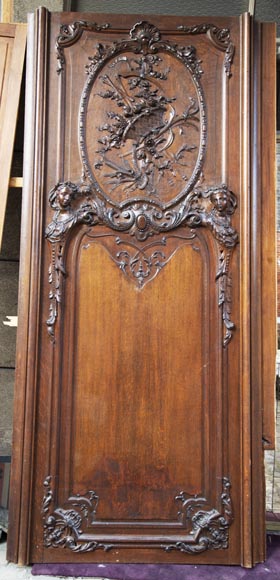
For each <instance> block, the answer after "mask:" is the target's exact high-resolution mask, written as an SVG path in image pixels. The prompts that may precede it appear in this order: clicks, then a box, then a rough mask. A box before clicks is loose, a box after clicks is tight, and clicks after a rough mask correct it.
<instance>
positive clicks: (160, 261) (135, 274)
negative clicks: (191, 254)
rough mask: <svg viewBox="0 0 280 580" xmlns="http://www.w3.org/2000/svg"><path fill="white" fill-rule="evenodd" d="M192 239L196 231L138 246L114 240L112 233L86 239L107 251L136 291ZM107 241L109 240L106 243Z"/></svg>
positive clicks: (121, 240) (92, 235) (118, 238)
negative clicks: (135, 287)
mask: <svg viewBox="0 0 280 580" xmlns="http://www.w3.org/2000/svg"><path fill="white" fill-rule="evenodd" d="M195 237H196V234H195V232H194V231H193V230H189V232H186V233H185V234H184V235H183V234H181V235H179V234H177V235H176V233H174V234H171V235H169V236H168V237H165V236H163V237H161V238H160V239H157V240H154V241H153V242H148V243H146V244H143V245H142V244H141V245H139V244H137V243H134V242H132V241H131V240H130V239H129V238H128V237H127V236H125V237H124V238H121V237H119V236H117V237H115V236H114V234H97V233H94V234H91V233H90V232H88V233H87V239H92V240H95V241H99V242H100V243H101V244H102V245H103V246H104V247H105V249H106V250H107V251H108V253H109V254H110V256H111V258H112V260H113V262H114V263H115V264H116V265H117V266H118V268H119V269H120V270H121V271H122V272H123V273H124V274H125V276H126V277H128V278H129V279H130V280H132V282H134V283H135V284H136V286H137V288H139V289H142V288H143V287H144V286H145V284H147V283H148V282H151V281H152V280H153V279H154V278H155V277H156V276H157V274H158V273H159V272H160V271H161V270H162V268H163V267H164V266H166V264H167V263H168V262H169V260H171V258H172V256H173V255H174V254H175V253H176V251H177V249H178V248H179V247H181V245H183V244H189V243H192V240H193V239H194V238H195ZM174 239H176V241H177V245H176V247H175V248H174V246H173V245H172V244H170V240H171V241H173V240H174ZM108 240H110V242H109V244H108ZM88 245H89V244H84V246H83V248H85V249H87V248H88Z"/></svg>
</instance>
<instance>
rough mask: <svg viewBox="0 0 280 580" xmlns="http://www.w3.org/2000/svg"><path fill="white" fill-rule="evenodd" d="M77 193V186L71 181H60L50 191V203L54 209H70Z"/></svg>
mask: <svg viewBox="0 0 280 580" xmlns="http://www.w3.org/2000/svg"><path fill="white" fill-rule="evenodd" d="M76 193H77V186H76V185H75V184H74V183H71V181H64V182H63V183H58V184H57V185H56V186H55V187H54V188H53V189H52V190H51V192H50V197H49V200H50V204H51V207H52V208H53V209H59V210H62V211H63V210H64V211H65V210H68V209H69V207H70V206H71V202H72V200H73V198H74V197H75V194H76Z"/></svg>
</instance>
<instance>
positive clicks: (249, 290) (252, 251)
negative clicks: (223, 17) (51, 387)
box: [8, 8, 276, 567]
mask: <svg viewBox="0 0 280 580" xmlns="http://www.w3.org/2000/svg"><path fill="white" fill-rule="evenodd" d="M241 18H242V29H243V34H242V38H243V41H242V53H243V73H242V106H243V111H244V115H243V130H242V135H243V137H242V142H241V151H242V155H241V158H242V160H243V163H242V169H241V188H240V189H241V213H242V215H243V220H242V222H243V226H242V231H241V232H240V234H241V235H240V239H241V243H240V257H241V281H240V285H241V288H242V295H241V303H240V321H239V324H240V328H241V365H242V368H241V377H242V385H241V392H242V406H241V409H240V411H241V414H242V425H243V429H242V456H241V458H240V461H241V465H242V482H243V483H242V488H241V490H240V491H241V496H242V513H241V527H240V530H241V536H242V540H241V541H242V562H241V563H242V564H243V565H244V566H247V567H250V566H252V565H254V564H255V563H256V562H258V561H261V560H263V559H264V557H265V534H264V515H265V512H264V506H263V505H262V502H261V501H260V494H261V495H262V497H263V498H264V492H263V465H262V461H263V449H262V436H264V437H265V438H267V440H268V441H269V444H270V445H272V444H273V438H272V437H271V433H272V432H273V429H272V430H271V429H270V430H269V431H266V434H265V432H264V431H263V425H266V426H267V425H269V424H270V423H271V417H272V411H271V409H272V408H273V396H272V393H273V386H272V384H273V385H274V373H273V371H272V368H274V367H273V365H274V362H273V356H274V352H275V344H276V341H275V333H274V330H273V328H274V327H275V325H274V327H273V325H272V330H271V331H270V332H269V335H268V337H267V336H266V341H267V342H266V343H265V346H264V336H265V328H264V327H263V326H262V325H261V320H264V317H265V316H268V312H269V317H270V320H271V321H272V320H273V315H274V313H275V308H274V307H272V308H271V304H274V302H275V264H274V261H273V259H274V255H275V243H273V236H274V229H273V227H271V221H272V219H274V218H273V216H271V212H272V213H273V211H274V210H273V206H274V202H273V195H272V193H271V189H273V177H271V176H273V165H274V159H273V154H272V153H271V151H272V152H273V150H274V149H273V147H274V146H273V139H274V135H273V129H272V130H271V115H273V114H275V111H274V104H275V102H274V100H273V98H272V99H270V101H269V102H268V103H266V104H265V103H264V101H262V103H260V102H258V109H257V110H258V111H259V112H261V113H262V122H261V129H260V127H259V126H257V118H258V115H257V114H256V115H255V116H254V117H252V118H251V110H252V108H253V107H252V108H251V104H252V98H253V95H254V94H255V95H256V94H257V93H256V88H257V87H258V86H259V84H261V86H262V87H263V94H264V87H265V89H266V90H267V87H268V86H269V88H270V89H272V87H273V86H274V79H275V73H274V76H273V61H272V62H269V59H268V58H266V66H265V68H264V70H261V69H260V64H258V62H259V63H260V57H261V55H263V56H265V55H266V54H267V52H268V51H269V54H271V51H272V45H271V44H270V43H272V42H273V35H272V34H271V33H272V28H271V25H269V26H268V27H266V26H264V25H263V26H261V27H259V29H261V30H262V32H263V35H262V41H261V44H260V43H259V41H258V44H257V46H258V47H260V46H261V49H260V48H258V50H257V51H256V49H255V44H256V40H257V38H256V36H254V37H253V36H252V35H251V27H252V18H251V17H250V16H249V15H248V14H245V15H243V16H242V17H241ZM29 24H30V36H29V43H28V45H29V50H28V78H27V109H26V123H27V126H28V127H32V126H33V127H34V131H33V132H32V133H30V132H29V133H28V134H27V135H26V139H25V159H26V163H25V181H24V192H25V195H24V206H23V226H22V256H24V260H22V263H21V286H20V295H21V309H20V326H19V332H18V357H17V377H16V393H15V423H14V455H13V467H12V476H11V494H10V533H9V545H8V559H9V560H12V561H17V562H19V563H21V564H25V563H28V562H29V560H30V546H29V543H30V535H31V512H32V495H33V489H32V486H33V473H34V469H35V465H34V439H33V438H34V429H33V426H34V423H35V418H36V396H37V392H36V382H37V380H36V379H37V357H38V350H37V348H38V346H37V334H38V317H39V309H40V304H39V299H38V296H39V291H38V288H39V285H40V279H39V272H40V260H41V244H42V237H43V236H42V224H41V216H42V207H41V206H42V203H43V201H42V200H43V195H42V194H43V191H42V187H43V181H44V179H43V177H44V163H45V156H44V124H45V103H46V94H47V86H46V72H47V71H46V55H47V42H48V40H47V39H48V12H47V11H46V10H45V9H43V8H42V9H40V10H39V11H38V12H37V14H36V16H35V18H33V17H32V18H30V22H29ZM270 35H271V38H270ZM269 44H270V46H269ZM253 54H256V55H257V57H258V58H255V60H254V63H255V66H254V69H253V72H254V74H253V79H254V82H253V80H252V79H251V75H250V70H251V58H252V55H253ZM258 59H259V60H258ZM267 75H268V76H269V80H267V78H266V77H267ZM265 83H267V85H266V86H265ZM33 87H36V95H35V94H34V93H33ZM32 119H35V122H34V121H33V122H32ZM251 125H252V127H254V128H255V132H253V133H252V135H253V138H252V140H251V139H250V134H251V133H250V130H251ZM256 135H257V137H256ZM264 136H266V138H267V144H265V145H263V147H264V149H263V151H262V154H266V169H265V171H261V170H259V169H258V167H259V165H258V154H259V147H260V143H261V138H262V139H263V138H264ZM27 160H28V162H27ZM251 160H252V165H251ZM251 166H252V168H253V170H252V172H251V170H250V167H251ZM260 181H261V184H262V186H261V187H260V185H259V184H260ZM251 184H252V190H251ZM268 188H270V195H269V196H268V198H267V199H268V201H267V199H266V198H265V193H266V191H267V189H268ZM33 192H36V196H35V197H34V199H32V193H33ZM273 215H274V214H273ZM260 227H261V231H262V242H260V240H259V237H258V231H259V230H260ZM260 248H261V251H260ZM262 274H263V279H264V280H266V285H264V284H262V283H261V280H262ZM271 280H272V284H270V281H271ZM271 287H272V288H274V290H272V291H271ZM268 288H269V289H270V292H271V294H270V296H271V299H270V300H269V301H267V299H266V294H267V292H268V291H269V290H268ZM260 304H261V306H259V305H260ZM256 307H257V308H258V309H261V310H258V316H256V315H255V313H256ZM275 320H276V319H275ZM252 336H254V341H253V340H252ZM268 352H269V353H270V354H269V356H267V353H268ZM260 357H261V358H260ZM260 360H261V366H260V367H259V366H258V365H259V364H260V362H259V361H260ZM259 371H261V372H260V373H259ZM272 375H273V381H272ZM264 376H267V379H266V380H267V386H266V389H267V391H269V394H268V402H269V405H268V406H267V407H266V409H267V410H266V412H265V413H264V414H263V388H264V387H263V385H264V382H263V380H261V379H263V377H264ZM263 434H264V435H263ZM253 440H254V445H252V441H253ZM42 452H44V451H43V450H42ZM260 481H261V483H260Z"/></svg>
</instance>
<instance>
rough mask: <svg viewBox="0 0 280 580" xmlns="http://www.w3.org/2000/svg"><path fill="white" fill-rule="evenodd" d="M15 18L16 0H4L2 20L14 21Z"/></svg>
mask: <svg viewBox="0 0 280 580" xmlns="http://www.w3.org/2000/svg"><path fill="white" fill-rule="evenodd" d="M13 20H14V1H13V0H2V14H1V22H13Z"/></svg>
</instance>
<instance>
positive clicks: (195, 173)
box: [45, 21, 238, 347]
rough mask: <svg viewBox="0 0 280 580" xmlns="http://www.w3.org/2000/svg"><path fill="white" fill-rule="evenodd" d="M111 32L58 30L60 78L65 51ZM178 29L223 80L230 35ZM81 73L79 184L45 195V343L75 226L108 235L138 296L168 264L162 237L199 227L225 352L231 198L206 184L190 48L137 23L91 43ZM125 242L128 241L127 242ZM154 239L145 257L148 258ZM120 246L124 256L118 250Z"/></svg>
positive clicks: (198, 87)
mask: <svg viewBox="0 0 280 580" xmlns="http://www.w3.org/2000/svg"><path fill="white" fill-rule="evenodd" d="M108 29H109V25H108V24H104V25H97V24H96V23H90V22H86V21H78V22H74V23H73V24H71V25H67V26H62V27H61V30H60V34H59V35H58V37H57V41H56V51H57V60H58V72H59V73H60V78H62V77H63V74H64V67H65V58H64V49H65V48H66V47H69V46H71V44H73V43H75V42H76V41H77V40H78V39H79V38H80V37H81V35H82V34H83V31H95V32H97V33H98V32H102V34H103V35H104V34H105V33H106V31H107V30H108ZM178 29H179V34H180V35H183V36H189V35H197V34H206V35H207V37H208V38H209V40H210V41H211V42H212V43H213V44H214V46H215V47H216V48H217V49H218V50H221V51H222V52H225V58H224V74H225V75H226V77H229V76H230V74H231V64H232V60H233V55H234V45H233V43H232V41H231V39H230V33H229V30H228V29H219V28H218V27H216V26H214V25H212V24H203V25H199V26H193V27H182V26H181V27H178ZM174 59H175V60H176V62H177V63H178V67H179V71H180V74H181V73H182V75H184V82H183V83H182V86H183V89H180V88H179V89H178V91H179V92H180V90H182V91H183V92H182V94H179V95H177V94H176V91H175V92H174V93H173V92H172V90H174V89H173V88H172V87H173V86H174V82H173V79H174V77H172V75H173V74H174V73H173V70H172V62H173V60H174ZM173 68H174V67H173ZM85 74H86V80H85V85H84V88H83V90H82V95H81V101H80V111H79V146H80V155H81V163H82V167H81V178H80V180H79V181H77V182H75V183H74V182H72V181H71V180H68V181H63V180H61V181H60V182H58V183H57V184H56V185H55V186H54V187H53V188H52V189H51V191H50V194H49V203H50V206H51V208H52V210H53V212H54V214H53V218H52V220H51V222H50V223H49V225H48V226H47V229H46V233H45V235H46V238H47V239H48V240H49V242H50V243H51V247H52V260H51V265H50V269H49V282H50V293H49V297H50V315H49V318H48V321H47V326H48V331H49V334H50V336H51V338H52V339H53V340H54V334H55V324H56V320H57V316H58V311H59V304H60V302H61V300H62V293H63V292H62V288H63V279H64V277H65V276H66V271H65V266H64V249H65V241H66V239H67V236H68V234H69V232H70V231H71V230H72V229H73V228H74V227H75V226H78V225H79V224H87V225H88V226H89V227H90V228H92V227H93V226H96V225H102V226H105V227H106V228H108V231H109V232H115V233H116V238H113V236H112V248H111V251H110V255H111V257H112V259H113V260H114V262H115V263H116V265H117V266H118V267H119V268H120V270H121V271H122V272H123V273H124V275H126V276H127V277H128V278H129V279H130V280H132V281H134V283H135V284H136V285H137V287H138V288H139V289H142V288H144V286H145V284H146V283H147V282H150V281H151V280H152V279H153V278H154V277H155V275H157V274H158V273H159V272H160V270H161V269H162V267H164V265H165V264H166V263H167V261H168V259H166V256H165V255H164V253H163V252H162V246H163V245H164V244H165V237H162V236H165V235H167V234H168V233H169V232H171V231H172V230H175V229H176V228H179V227H180V228H182V227H183V228H186V231H187V238H188V239H191V238H192V237H195V236H196V230H197V229H198V228H207V229H208V230H209V231H210V232H211V233H212V235H213V237H214V239H215V240H216V245H217V256H218V258H217V271H216V282H217V285H218V303H219V307H220V309H221V314H222V320H223V326H224V335H223V346H224V347H226V346H227V344H228V343H229V341H230V340H231V338H232V334H233V330H234V323H233V321H232V320H231V277H230V262H231V255H232V251H233V249H234V247H235V245H236V244H237V242H238V234H237V232H236V230H235V229H234V227H233V225H232V216H233V214H234V212H235V210H236V207H237V201H236V196H235V194H234V193H233V192H232V191H230V189H229V188H228V186H227V184H225V183H219V184H215V185H211V186H208V187H207V186H205V178H204V175H203V165H204V160H205V154H206V145H207V115H206V109H207V108H206V103H205V96H204V91H203V85H202V75H203V70H202V66H201V61H200V60H199V59H198V58H197V55H196V49H195V47H194V46H192V45H187V46H181V45H178V44H175V43H173V42H170V41H169V40H163V39H162V35H161V32H160V31H159V30H158V29H157V28H156V27H155V26H154V25H152V24H150V23H148V22H146V21H144V22H138V23H136V24H135V25H134V26H133V28H132V29H131V30H130V32H129V38H127V39H125V40H121V41H119V42H112V43H111V44H108V45H106V44H101V43H97V45H96V49H95V53H94V55H93V56H89V57H88V63H87V64H86V66H85ZM167 80H169V83H167ZM95 106H98V110H99V112H100V114H99V117H100V119H98V123H99V124H97V121H96V118H95V115H94V114H92V111H94V110H95ZM120 234H122V238H120ZM129 237H132V238H133V239H132V241H131V242H127V241H126V242H125V241H124V238H125V240H129ZM151 237H152V238H153V243H152V246H153V253H152V254H151V252H148V253H147V248H148V245H149V246H150V245H151V244H148V243H147V240H149V239H150V238H151ZM132 242H133V243H132ZM124 243H126V249H125V252H120V251H119V246H120V244H124ZM120 256H121V258H120ZM135 256H136V257H135ZM139 256H141V259H140V258H139ZM135 260H138V262H137V267H136V266H135ZM139 260H140V262H139ZM144 267H146V269H145V275H144V273H143V272H144V270H143V268H144ZM139 268H140V274H139Z"/></svg>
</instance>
